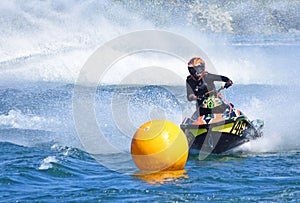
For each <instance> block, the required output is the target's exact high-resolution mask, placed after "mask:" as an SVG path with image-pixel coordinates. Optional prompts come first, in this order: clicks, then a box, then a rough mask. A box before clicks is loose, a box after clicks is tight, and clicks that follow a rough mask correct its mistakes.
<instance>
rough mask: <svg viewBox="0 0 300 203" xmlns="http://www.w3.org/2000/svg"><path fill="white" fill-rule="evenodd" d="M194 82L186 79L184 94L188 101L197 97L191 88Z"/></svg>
mask: <svg viewBox="0 0 300 203" xmlns="http://www.w3.org/2000/svg"><path fill="white" fill-rule="evenodd" d="M193 88H195V87H194V84H193V83H191V82H189V79H187V80H186V96H187V100H188V101H193V100H196V99H197V96H196V95H195V94H194V90H193Z"/></svg>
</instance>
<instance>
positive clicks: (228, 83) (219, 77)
mask: <svg viewBox="0 0 300 203" xmlns="http://www.w3.org/2000/svg"><path fill="white" fill-rule="evenodd" d="M206 77H208V78H209V80H212V81H222V82H226V83H225V85H224V87H225V88H228V87H230V86H231V85H232V84H233V82H232V80H230V79H229V78H228V77H226V76H223V75H216V74H211V73H210V74H208V75H207V76H206Z"/></svg>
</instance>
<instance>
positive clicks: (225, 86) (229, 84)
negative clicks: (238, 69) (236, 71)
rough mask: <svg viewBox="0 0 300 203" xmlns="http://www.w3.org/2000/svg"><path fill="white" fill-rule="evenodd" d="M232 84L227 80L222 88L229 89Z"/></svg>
mask: <svg viewBox="0 0 300 203" xmlns="http://www.w3.org/2000/svg"><path fill="white" fill-rule="evenodd" d="M232 84H233V82H232V81H231V80H228V81H227V82H226V83H225V85H224V88H226V89H227V88H228V87H230V86H231V85H232Z"/></svg>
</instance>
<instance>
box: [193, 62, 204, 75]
mask: <svg viewBox="0 0 300 203" xmlns="http://www.w3.org/2000/svg"><path fill="white" fill-rule="evenodd" d="M194 69H195V70H196V71H197V72H198V73H202V72H203V71H204V70H205V66H204V64H200V65H197V66H194Z"/></svg>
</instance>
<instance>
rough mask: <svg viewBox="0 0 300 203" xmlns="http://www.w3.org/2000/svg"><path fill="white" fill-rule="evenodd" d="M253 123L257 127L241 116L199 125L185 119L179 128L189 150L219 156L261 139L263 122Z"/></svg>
mask: <svg viewBox="0 0 300 203" xmlns="http://www.w3.org/2000/svg"><path fill="white" fill-rule="evenodd" d="M201 119H202V120H203V118H201ZM198 120H199V119H198ZM204 120H205V118H204ZM210 122H211V121H210ZM254 123H257V125H256V126H255V125H254V124H253V122H250V121H249V120H248V119H247V118H246V117H245V116H244V115H242V114H241V115H240V116H238V117H235V118H232V119H224V120H220V119H219V121H218V122H212V123H211V124H203V123H202V124H200V125H199V122H197V121H194V122H193V121H191V119H185V120H184V122H183V123H182V124H181V125H180V128H181V129H182V130H183V132H184V133H185V134H186V136H187V139H188V142H189V147H190V149H192V150H199V151H202V152H208V153H214V154H220V153H223V152H226V151H228V150H231V149H233V148H235V147H237V146H240V145H242V144H244V143H246V142H248V141H249V140H252V139H256V138H258V137H261V136H262V132H261V129H262V127H263V121H261V120H256V121H255V122H254Z"/></svg>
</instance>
